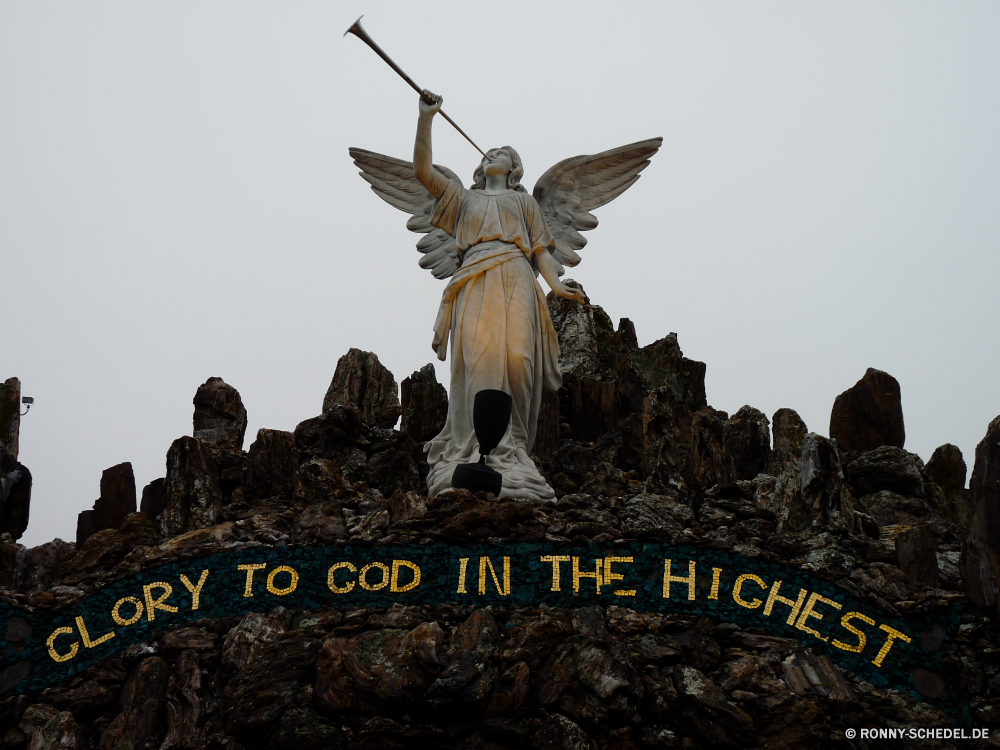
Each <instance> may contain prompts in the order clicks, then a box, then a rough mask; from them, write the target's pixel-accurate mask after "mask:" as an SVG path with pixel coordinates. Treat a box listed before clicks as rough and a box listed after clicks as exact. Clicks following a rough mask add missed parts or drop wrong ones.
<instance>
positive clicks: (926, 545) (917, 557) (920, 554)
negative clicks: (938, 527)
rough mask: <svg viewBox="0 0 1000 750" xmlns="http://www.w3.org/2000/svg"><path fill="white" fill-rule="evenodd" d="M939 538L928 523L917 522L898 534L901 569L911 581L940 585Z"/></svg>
mask: <svg viewBox="0 0 1000 750" xmlns="http://www.w3.org/2000/svg"><path fill="white" fill-rule="evenodd" d="M936 552H937V540H936V539H935V537H934V533H933V532H932V531H931V529H930V528H929V527H928V526H927V524H923V523H921V524H917V525H916V526H913V527H911V528H909V529H907V530H905V531H901V532H900V533H899V534H897V535H896V557H897V559H898V560H899V569H900V570H902V571H903V574H904V575H906V577H907V578H909V579H910V580H911V581H914V582H915V583H920V584H923V585H924V586H929V587H930V588H932V589H936V588H937V587H938V586H939V573H938V561H937V554H936Z"/></svg>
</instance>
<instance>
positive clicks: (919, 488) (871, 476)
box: [845, 445, 927, 498]
mask: <svg viewBox="0 0 1000 750" xmlns="http://www.w3.org/2000/svg"><path fill="white" fill-rule="evenodd" d="M923 468H924V464H923V461H921V460H920V457H919V456H917V455H916V454H915V453H909V452H907V451H904V450H903V449H902V448H896V447H893V446H889V445H884V446H882V447H880V448H876V449H875V450H872V451H868V452H866V453H862V454H861V455H860V456H858V457H857V458H855V459H854V460H853V461H851V462H850V463H849V464H847V467H846V472H845V474H846V478H847V482H848V484H850V485H851V487H853V488H854V489H855V490H857V494H858V495H869V494H871V493H873V492H880V491H881V490H890V491H892V492H897V493H899V494H901V495H907V496H909V497H920V498H923V497H926V496H927V487H926V483H925V481H924V477H923Z"/></svg>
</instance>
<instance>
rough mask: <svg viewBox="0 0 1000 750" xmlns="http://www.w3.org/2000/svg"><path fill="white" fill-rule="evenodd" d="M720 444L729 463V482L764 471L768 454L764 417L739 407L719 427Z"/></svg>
mask: <svg viewBox="0 0 1000 750" xmlns="http://www.w3.org/2000/svg"><path fill="white" fill-rule="evenodd" d="M722 443H723V447H724V448H725V451H726V455H728V456H729V458H730V460H732V462H733V474H732V477H731V479H732V480H733V481H735V480H738V479H753V478H754V477H756V476H757V475H758V474H760V473H761V472H764V471H767V466H768V460H769V458H770V454H771V431H770V423H769V422H768V419H767V417H765V416H764V413H763V412H761V411H759V410H757V409H754V408H753V407H752V406H743V407H741V408H740V410H739V411H738V412H736V413H735V414H734V415H733V416H731V417H730V418H729V419H728V420H726V422H725V424H723V426H722Z"/></svg>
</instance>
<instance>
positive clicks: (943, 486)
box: [924, 443, 969, 526]
mask: <svg viewBox="0 0 1000 750" xmlns="http://www.w3.org/2000/svg"><path fill="white" fill-rule="evenodd" d="M924 472H925V473H926V475H927V478H928V479H929V480H930V481H931V483H932V486H931V487H930V488H929V491H928V500H929V501H930V502H931V504H932V506H933V507H934V509H935V510H936V511H937V512H938V513H940V514H941V515H942V516H943V517H945V518H947V519H948V520H949V521H951V522H952V523H956V524H958V525H960V526H964V525H965V523H966V520H967V518H968V515H969V493H968V490H966V488H965V478H966V473H967V467H966V465H965V459H964V458H963V457H962V451H961V450H959V448H958V446H956V445H952V444H951V443H945V444H944V445H941V446H939V447H937V448H935V449H934V453H932V454H931V457H930V460H929V461H928V462H927V465H926V466H925V467H924Z"/></svg>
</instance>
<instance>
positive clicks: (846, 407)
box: [830, 367, 906, 452]
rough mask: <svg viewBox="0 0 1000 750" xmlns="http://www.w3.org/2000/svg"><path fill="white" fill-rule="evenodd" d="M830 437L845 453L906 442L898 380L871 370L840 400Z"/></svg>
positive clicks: (840, 397)
mask: <svg viewBox="0 0 1000 750" xmlns="http://www.w3.org/2000/svg"><path fill="white" fill-rule="evenodd" d="M830 437H831V438H833V439H834V440H836V441H837V444H838V445H839V446H840V449H841V450H843V451H848V452H851V451H870V450H875V449H876V448H879V447H881V446H883V445H891V446H895V447H897V448H902V447H903V443H904V442H905V441H906V430H905V429H904V427H903V404H902V400H901V396H900V391H899V383H898V382H897V381H896V378H894V377H892V375H890V374H889V373H887V372H882V371H881V370H875V369H873V368H871V367H869V368H868V370H867V371H866V372H865V374H864V377H862V378H861V380H859V381H858V382H857V383H855V384H854V385H853V386H852V387H851V388H848V389H847V390H846V391H844V392H843V393H841V394H840V395H839V396H837V400H836V401H834V402H833V411H832V412H831V413H830Z"/></svg>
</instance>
